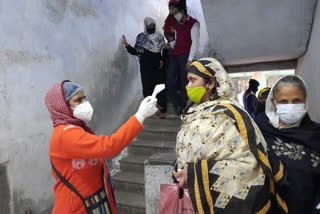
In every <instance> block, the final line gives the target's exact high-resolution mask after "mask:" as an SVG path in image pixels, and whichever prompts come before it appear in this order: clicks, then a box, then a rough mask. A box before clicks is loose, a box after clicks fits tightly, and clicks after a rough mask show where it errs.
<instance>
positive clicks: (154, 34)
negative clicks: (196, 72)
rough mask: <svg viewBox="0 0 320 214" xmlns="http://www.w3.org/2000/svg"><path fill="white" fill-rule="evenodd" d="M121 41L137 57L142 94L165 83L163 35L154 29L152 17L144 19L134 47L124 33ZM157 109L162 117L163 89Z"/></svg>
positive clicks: (164, 99)
mask: <svg viewBox="0 0 320 214" xmlns="http://www.w3.org/2000/svg"><path fill="white" fill-rule="evenodd" d="M122 43H123V44H124V46H125V48H126V49H127V51H128V52H129V53H130V54H132V55H136V56H138V57H139V63H140V73H141V82H142V89H143V96H144V97H147V96H150V95H152V92H153V90H154V87H155V86H156V85H157V84H161V83H165V71H164V69H165V68H164V66H163V59H162V54H161V52H162V50H163V48H164V45H165V41H164V36H163V35H162V34H161V33H159V32H158V31H156V22H155V20H154V19H153V18H150V17H146V18H145V19H144V32H143V33H140V34H139V35H138V36H137V38H136V44H135V46H134V47H132V46H131V45H129V43H128V42H127V39H126V37H125V35H123V36H122ZM157 98H158V105H159V111H158V112H157V113H156V115H157V116H158V117H160V118H164V117H165V116H166V112H167V98H166V92H165V90H163V91H162V92H160V93H159V94H158V95H157Z"/></svg>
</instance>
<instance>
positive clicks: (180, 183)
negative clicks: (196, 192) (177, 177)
mask: <svg viewBox="0 0 320 214" xmlns="http://www.w3.org/2000/svg"><path fill="white" fill-rule="evenodd" d="M178 185H179V187H180V188H183V186H184V179H182V180H181V181H180V182H179V184H178Z"/></svg>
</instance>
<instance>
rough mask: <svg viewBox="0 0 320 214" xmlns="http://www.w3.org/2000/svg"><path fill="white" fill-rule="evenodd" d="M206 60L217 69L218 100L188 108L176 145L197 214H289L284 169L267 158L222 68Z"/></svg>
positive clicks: (264, 149)
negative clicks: (184, 168) (186, 171)
mask: <svg viewBox="0 0 320 214" xmlns="http://www.w3.org/2000/svg"><path fill="white" fill-rule="evenodd" d="M206 60H207V61H210V65H207V66H210V68H212V69H214V70H215V78H216V80H217V82H218V84H217V85H218V87H217V93H218V98H217V99H215V100H213V101H207V102H205V103H202V104H195V105H193V106H191V107H190V108H189V110H188V111H187V113H186V114H185V115H183V116H182V119H183V121H184V124H183V125H182V127H181V129H180V131H179V133H178V136H177V146H176V153H177V165H176V167H177V169H181V168H183V167H184V166H185V165H186V164H187V165H188V188H189V192H190V195H191V199H192V203H193V206H194V209H195V210H196V211H197V213H199V214H203V213H205V214H214V213H238V214H242V213H243V214H248V213H259V214H262V213H275V212H277V213H287V212H288V210H287V206H286V203H285V202H284V201H283V199H282V198H283V194H284V193H285V188H283V186H284V185H285V175H284V171H283V165H282V164H281V163H280V162H279V161H277V159H275V158H273V157H272V156H271V155H269V154H268V153H267V146H266V142H265V140H264V138H263V136H262V134H261V132H260V130H259V129H258V127H257V126H256V124H255V123H254V121H253V120H252V119H251V117H250V116H249V115H248V114H247V113H246V112H245V111H244V110H243V109H242V107H241V106H240V105H239V104H238V102H237V101H236V100H235V93H234V90H233V84H232V82H231V80H230V79H229V76H228V75H227V73H226V72H225V70H224V68H223V67H222V66H221V64H220V63H219V62H218V61H216V60H214V59H211V58H206ZM276 210H277V211H276Z"/></svg>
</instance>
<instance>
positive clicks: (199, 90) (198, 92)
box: [186, 86, 206, 103]
mask: <svg viewBox="0 0 320 214" xmlns="http://www.w3.org/2000/svg"><path fill="white" fill-rule="evenodd" d="M186 89H187V94H188V97H189V99H190V100H191V101H192V102H194V103H199V102H200V101H201V99H202V97H203V95H204V94H205V93H206V89H205V88H204V87H203V86H200V87H188V86H186Z"/></svg>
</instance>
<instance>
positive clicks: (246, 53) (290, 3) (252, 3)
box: [201, 0, 317, 65]
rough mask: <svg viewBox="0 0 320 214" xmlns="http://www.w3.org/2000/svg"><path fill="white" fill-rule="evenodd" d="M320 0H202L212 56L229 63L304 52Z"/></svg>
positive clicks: (298, 54) (239, 63)
mask: <svg viewBox="0 0 320 214" xmlns="http://www.w3.org/2000/svg"><path fill="white" fill-rule="evenodd" d="M316 1H317V0H282V1H278V0H268V1H265V0H241V1H239V0H226V1H223V0H201V3H202V6H203V11H204V15H205V21H206V24H207V29H208V33H209V38H210V42H209V45H210V56H213V57H216V58H217V59H219V60H221V61H222V63H223V64H225V65H242V64H250V63H258V62H268V61H281V60H289V59H296V58H298V57H300V56H301V55H303V54H304V52H305V50H306V44H307V41H308V38H309V35H310V28H311V22H312V13H313V10H314V5H315V2H316Z"/></svg>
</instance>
